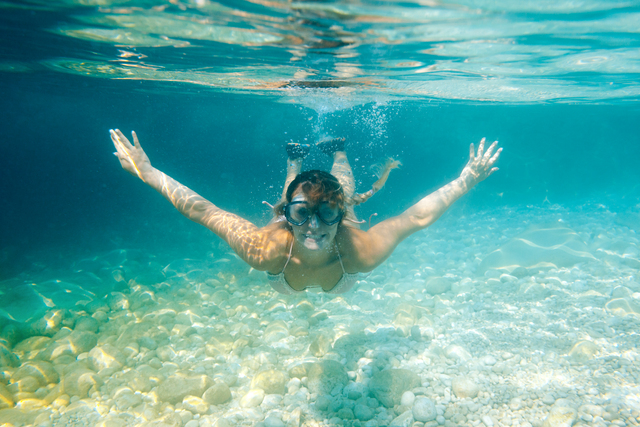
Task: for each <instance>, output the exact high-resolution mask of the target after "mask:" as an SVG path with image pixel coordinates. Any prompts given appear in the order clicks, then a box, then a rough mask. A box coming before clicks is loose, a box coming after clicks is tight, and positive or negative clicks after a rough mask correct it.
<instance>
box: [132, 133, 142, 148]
mask: <svg viewBox="0 0 640 427" xmlns="http://www.w3.org/2000/svg"><path fill="white" fill-rule="evenodd" d="M131 135H132V136H133V145H135V146H136V148H140V141H138V135H136V131H134V130H132V131H131Z"/></svg>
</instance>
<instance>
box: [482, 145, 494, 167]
mask: <svg viewBox="0 0 640 427" xmlns="http://www.w3.org/2000/svg"><path fill="white" fill-rule="evenodd" d="M497 145H498V141H495V142H494V143H493V144H491V146H489V148H488V149H487V152H486V153H484V157H483V158H482V160H483V161H484V162H485V163H486V162H488V161H489V159H490V158H491V155H492V154H493V150H495V149H496V146H497Z"/></svg>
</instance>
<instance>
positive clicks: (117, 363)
mask: <svg viewBox="0 0 640 427" xmlns="http://www.w3.org/2000/svg"><path fill="white" fill-rule="evenodd" d="M125 359H126V357H125V356H124V354H122V352H121V351H120V350H118V349H117V348H116V347H114V346H112V345H110V344H105V345H102V346H99V347H94V348H93V349H92V350H91V351H90V352H89V358H88V362H89V366H90V367H91V369H93V370H95V371H100V370H102V369H107V368H110V369H121V368H122V367H123V366H124V364H125Z"/></svg>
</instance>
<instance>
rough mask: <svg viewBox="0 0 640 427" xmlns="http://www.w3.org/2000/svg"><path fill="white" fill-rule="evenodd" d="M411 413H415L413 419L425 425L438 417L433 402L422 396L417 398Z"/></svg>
mask: <svg viewBox="0 0 640 427" xmlns="http://www.w3.org/2000/svg"><path fill="white" fill-rule="evenodd" d="M411 411H412V412H413V418H414V419H415V420H416V421H420V422H423V423H424V422H427V421H433V420H435V419H436V417H437V416H438V413H437V412H436V405H435V403H433V400H431V399H429V398H426V397H422V396H419V397H417V398H416V400H415V402H414V403H413V408H411Z"/></svg>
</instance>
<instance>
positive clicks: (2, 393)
mask: <svg viewBox="0 0 640 427" xmlns="http://www.w3.org/2000/svg"><path fill="white" fill-rule="evenodd" d="M6 408H13V394H12V393H11V392H10V391H9V390H8V389H7V388H6V387H5V386H4V384H2V383H0V409H6ZM0 422H2V420H1V419H0Z"/></svg>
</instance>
